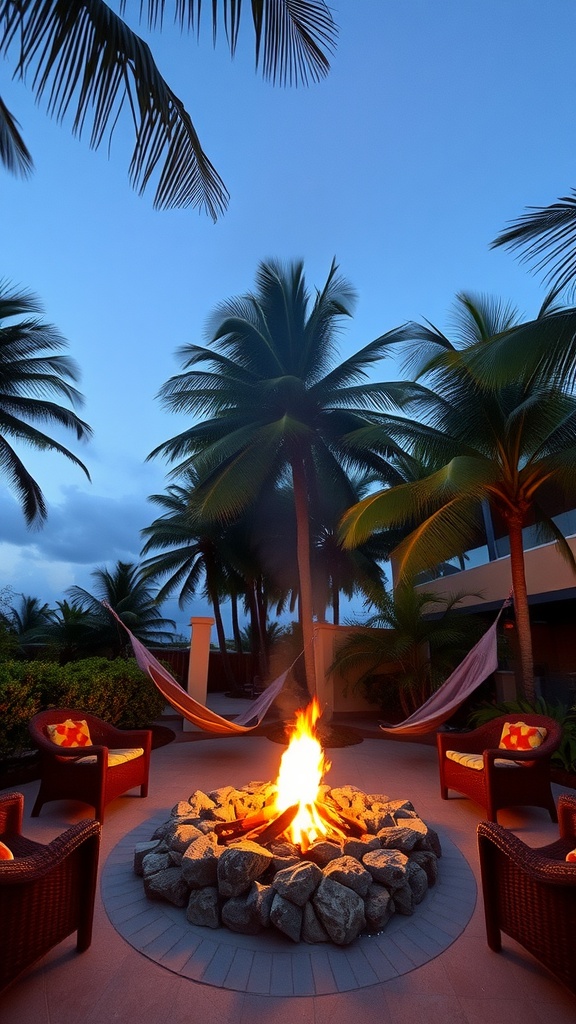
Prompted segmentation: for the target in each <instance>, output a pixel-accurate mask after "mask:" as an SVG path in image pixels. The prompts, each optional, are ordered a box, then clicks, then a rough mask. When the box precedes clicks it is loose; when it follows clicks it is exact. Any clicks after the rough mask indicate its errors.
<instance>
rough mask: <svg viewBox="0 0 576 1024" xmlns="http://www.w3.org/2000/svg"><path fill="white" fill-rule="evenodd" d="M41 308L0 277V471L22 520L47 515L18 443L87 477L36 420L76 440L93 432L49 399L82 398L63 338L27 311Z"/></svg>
mask: <svg viewBox="0 0 576 1024" xmlns="http://www.w3.org/2000/svg"><path fill="white" fill-rule="evenodd" d="M40 312H41V306H40V304H39V302H38V300H37V299H36V297H35V296H34V295H32V294H30V293H28V292H21V291H16V290H14V289H13V288H12V287H11V286H9V285H8V283H7V282H2V281H0V471H1V472H2V473H3V474H4V475H5V476H6V477H7V478H8V482H9V485H10V486H11V487H12V488H13V490H14V491H15V492H16V494H17V496H18V498H19V499H20V503H21V506H22V511H23V513H24V517H25V519H26V522H27V523H28V525H32V524H34V525H36V526H38V525H41V524H42V522H43V521H44V520H45V518H46V515H47V509H46V502H45V500H44V496H43V494H42V491H41V489H40V486H39V485H38V483H37V482H36V480H35V479H34V478H33V476H32V475H31V473H30V472H29V471H28V470H27V469H26V466H25V465H24V462H23V461H22V458H21V456H20V455H19V454H18V450H17V446H19V445H20V446H21V445H23V446H26V447H27V448H33V449H36V450H37V451H53V452H59V453H60V454H61V455H64V456H65V457H66V458H67V459H69V460H70V461H71V462H73V463H74V464H75V465H76V466H79V467H80V469H82V470H83V471H84V473H85V474H86V476H87V477H88V479H90V475H89V473H88V470H87V469H86V466H85V465H84V464H83V463H82V462H81V461H80V459H79V458H78V457H77V456H76V455H74V454H73V453H72V452H71V451H70V450H69V449H68V448H65V447H64V445H63V444H61V443H60V442H59V441H57V440H55V439H54V438H52V437H50V436H49V435H48V434H47V433H45V432H44V430H41V429H39V427H38V426H37V424H42V425H44V424H49V425H52V426H56V427H64V429H65V430H68V431H71V432H72V433H74V434H75V435H76V437H77V439H78V440H87V439H88V438H89V437H90V436H91V433H92V431H91V429H90V427H89V426H88V424H87V423H84V422H83V420H81V419H79V417H78V416H77V415H76V413H75V412H74V411H73V409H69V408H67V407H66V406H64V405H59V404H58V403H57V402H56V401H54V398H64V399H65V400H66V401H67V402H69V403H70V405H72V406H79V405H80V404H81V403H82V396H81V394H80V392H79V391H77V390H76V388H75V387H74V386H73V384H72V383H71V382H72V381H76V380H77V379H78V376H79V374H78V369H77V367H76V364H75V362H74V361H73V360H72V359H70V358H69V357H68V356H66V355H63V354H62V352H61V351H60V350H61V349H63V348H65V347H66V341H65V340H64V338H63V337H62V335H61V334H60V333H59V331H58V330H57V329H56V328H55V327H53V326H52V325H51V324H47V323H43V322H42V320H40V319H39V318H38V316H36V315H32V314H37V313H40ZM6 321H8V322H6Z"/></svg>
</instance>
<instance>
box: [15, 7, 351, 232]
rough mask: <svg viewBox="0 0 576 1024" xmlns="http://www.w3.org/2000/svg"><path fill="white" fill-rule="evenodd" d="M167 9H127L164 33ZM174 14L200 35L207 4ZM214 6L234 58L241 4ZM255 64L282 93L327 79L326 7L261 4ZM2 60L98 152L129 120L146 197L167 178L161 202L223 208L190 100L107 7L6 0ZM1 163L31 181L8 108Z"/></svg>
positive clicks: (331, 30) (330, 27)
mask: <svg viewBox="0 0 576 1024" xmlns="http://www.w3.org/2000/svg"><path fill="white" fill-rule="evenodd" d="M167 6H168V5H167V4H166V3H165V0H148V2H147V3H145V2H144V3H141V4H138V5H136V4H130V5H129V4H127V3H126V0H121V2H120V4H119V8H120V15H123V14H124V12H125V11H126V9H127V8H128V9H129V10H130V13H131V14H132V13H134V12H133V11H132V8H133V7H134V8H137V9H138V13H139V18H140V20H141V21H145V22H146V23H147V27H148V29H150V30H153V29H159V28H160V29H161V28H162V22H163V15H164V9H165V7H167ZM172 6H173V7H174V17H175V20H176V22H177V24H178V25H179V27H180V30H181V31H187V30H189V31H193V32H196V33H198V32H199V31H200V28H201V20H202V19H201V13H202V5H201V3H200V2H198V0H178V2H175V3H174V4H173V5H172ZM211 6H212V17H211V19H209V20H211V26H212V35H213V40H214V42H215V41H216V35H217V32H221V31H222V27H223V31H224V35H225V38H226V41H227V43H228V46H229V47H230V52H231V55H232V56H234V53H235V51H236V47H237V44H238V40H239V35H240V26H241V23H242V22H243V21H244V18H243V17H242V4H241V0H221V3H219V4H217V3H216V0H214V2H213V4H212V5H211ZM250 9H251V14H252V24H253V30H254V37H255V48H256V65H257V67H261V68H262V72H263V75H264V78H266V79H269V80H271V81H272V82H274V83H276V82H278V83H280V84H286V83H288V84H292V83H304V84H306V83H307V82H308V81H317V80H319V79H321V78H322V77H323V76H324V75H326V74H327V72H328V70H329V63H328V59H327V56H326V54H327V53H330V51H331V50H332V49H333V46H334V42H335V38H336V28H335V25H334V21H333V19H332V15H331V12H330V10H329V8H328V7H327V6H326V4H325V3H324V0H298V2H297V3H295V2H294V0H252V2H251V5H250ZM0 56H3V57H5V58H6V59H8V60H10V59H12V60H13V68H14V75H15V76H18V77H19V78H21V79H22V80H23V81H25V82H26V84H28V85H30V87H31V88H32V90H33V92H34V94H35V96H36V98H37V100H38V101H40V100H44V99H45V98H46V100H47V112H48V114H50V115H51V116H54V117H56V118H57V119H58V120H59V121H62V120H64V119H65V118H66V116H67V115H68V113H69V112H72V115H73V122H72V129H73V131H74V133H75V134H77V135H82V133H83V132H84V131H85V130H86V129H87V128H88V129H89V130H90V145H91V147H92V148H93V149H97V148H98V147H99V146H100V145H101V144H102V143H103V142H107V144H108V145H110V143H111V140H112V135H113V133H114V129H115V128H116V127H117V125H118V124H119V123H122V122H121V119H122V117H123V115H124V112H125V111H127V112H128V117H129V118H131V120H132V126H133V130H134V139H135V141H134V149H133V152H132V158H131V161H130V170H129V175H130V182H131V184H132V185H133V187H134V188H135V189H137V190H138V192H139V193H140V194H141V193H142V192H143V191H144V189H145V188H146V187H147V185H148V184H149V182H150V179H151V178H153V176H154V174H155V172H156V171H157V169H159V171H160V174H159V181H158V185H157V189H156V195H155V200H154V205H155V207H157V208H160V209H162V208H167V207H187V206H198V207H203V208H205V209H206V211H207V212H208V213H209V214H210V215H211V216H212V217H213V218H214V219H216V217H217V216H218V214H219V213H221V212H222V210H224V209H225V207H226V204H227V201H228V193H227V190H226V188H225V186H224V184H223V182H222V181H221V179H220V177H219V175H218V174H217V173H216V171H215V169H214V167H213V166H212V164H211V163H210V161H209V159H208V157H207V156H206V154H205V153H204V151H203V149H202V147H201V145H200V140H199V138H198V136H197V134H196V131H195V129H194V125H193V124H192V121H191V118H190V115H189V114H188V112H187V110H186V109H185V107H184V104H183V103H182V101H181V100H180V99H179V98H178V96H176V95H175V93H174V92H173V91H172V89H171V88H170V87H169V85H168V84H167V83H166V82H165V80H164V79H163V78H162V76H161V74H160V72H159V70H158V68H157V66H156V64H155V62H154V59H153V56H152V53H151V52H150V49H149V47H148V46H147V45H146V43H145V42H144V41H143V40H142V39H141V38H140V37H139V36H138V35H136V33H135V32H134V31H132V29H131V28H129V26H128V24H127V22H126V21H123V20H122V17H121V16H119V15H118V14H116V13H115V12H114V11H112V10H111V8H110V6H109V5H108V4H106V3H104V2H103V0H91V2H90V3H87V2H86V0H58V2H55V3H44V2H41V0H24V2H16V0H0ZM0 160H2V162H3V163H4V164H5V166H6V167H7V168H8V169H9V170H12V171H14V172H16V173H21V174H28V173H29V172H30V170H31V168H32V158H31V156H30V153H29V152H28V150H27V148H26V145H25V143H24V140H23V138H22V136H21V134H20V131H19V125H18V122H17V121H16V119H15V118H14V116H13V115H12V114H11V112H10V111H9V110H8V109H7V107H6V105H5V104H4V103H2V101H1V100H0Z"/></svg>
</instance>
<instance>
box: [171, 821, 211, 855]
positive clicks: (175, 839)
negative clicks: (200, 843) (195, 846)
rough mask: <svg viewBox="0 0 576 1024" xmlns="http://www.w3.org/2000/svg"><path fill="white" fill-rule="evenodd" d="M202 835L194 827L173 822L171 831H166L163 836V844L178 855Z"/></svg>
mask: <svg viewBox="0 0 576 1024" xmlns="http://www.w3.org/2000/svg"><path fill="white" fill-rule="evenodd" d="M201 835H202V833H201V832H200V830H199V829H197V828H196V826H195V825H189V824H184V823H181V822H180V821H175V822H174V825H173V826H172V828H171V829H169V830H168V832H167V833H166V836H165V840H164V841H165V842H166V843H167V844H168V847H169V849H170V850H178V851H179V852H180V853H184V851H185V850H186V849H187V848H188V847H189V846H190V843H192V842H194V840H195V839H198V836H201Z"/></svg>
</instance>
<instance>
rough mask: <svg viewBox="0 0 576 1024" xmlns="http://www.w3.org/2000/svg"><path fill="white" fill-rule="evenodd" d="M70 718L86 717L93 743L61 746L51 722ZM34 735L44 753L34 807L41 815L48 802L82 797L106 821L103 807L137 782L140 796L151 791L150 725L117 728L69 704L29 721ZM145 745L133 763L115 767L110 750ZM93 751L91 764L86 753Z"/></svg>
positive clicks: (53, 723)
mask: <svg viewBox="0 0 576 1024" xmlns="http://www.w3.org/2000/svg"><path fill="white" fill-rule="evenodd" d="M67 718H71V719H72V720H74V721H75V720H78V719H84V720H85V721H86V722H87V723H88V727H89V730H90V738H91V740H92V744H93V745H92V746H88V747H60V746H58V744H56V743H53V742H52V740H51V739H49V737H48V732H47V726H48V725H57V724H58V723H59V722H63V721H65V720H66V719H67ZM29 730H30V735H31V737H32V739H33V740H34V743H35V744H36V746H37V747H38V749H39V751H40V773H41V774H40V789H39V791H38V796H37V797H36V803H35V804H34V807H33V808H32V817H37V816H38V814H39V813H40V808H41V807H42V805H43V804H44V803H46V801H47V800H81V801H83V802H84V803H87V804H91V806H92V807H94V808H95V810H96V817H97V819H98V820H99V821H101V822H102V821H104V808H105V807H106V804H109V803H110V801H111V800H115V799H116V797H117V796H120V795H121V794H122V793H126V792H127V791H128V790H129V789H134V787H135V786H139V787H140V796H143V797H144V796H147V795H148V775H149V771H150V750H151V747H152V732H151V731H150V730H149V729H132V730H126V729H116V728H115V727H114V726H113V725H109V724H108V723H107V722H103V721H102V719H100V718H97V717H96V716H95V715H90V714H86V713H85V712H83V711H76V710H71V709H70V708H53V709H52V710H50V711H40V712H39V714H37V715H34V717H33V718H32V719H31V721H30V724H29ZM129 747H141V748H142V751H143V752H142V754H141V755H140V756H139V757H135V758H133V759H132V760H130V761H124V762H122V763H120V764H115V765H113V766H111V765H110V764H109V763H108V757H109V752H110V751H113V750H118V749H123V748H129ZM91 755H95V761H94V763H93V764H86V763H85V762H83V761H82V760H81V758H83V757H89V756H91Z"/></svg>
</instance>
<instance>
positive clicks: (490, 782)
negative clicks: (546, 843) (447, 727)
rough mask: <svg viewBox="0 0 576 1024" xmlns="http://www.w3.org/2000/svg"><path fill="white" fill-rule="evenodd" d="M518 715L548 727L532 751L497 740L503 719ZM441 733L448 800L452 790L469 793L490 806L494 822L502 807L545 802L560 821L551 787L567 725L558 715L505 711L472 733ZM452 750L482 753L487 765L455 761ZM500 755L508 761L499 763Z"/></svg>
mask: <svg viewBox="0 0 576 1024" xmlns="http://www.w3.org/2000/svg"><path fill="white" fill-rule="evenodd" d="M519 720H522V721H523V722H525V723H526V725H531V726H532V725H535V726H542V727H543V728H545V729H546V739H545V740H544V742H543V743H542V744H541V745H540V746H539V747H536V748H534V749H533V750H529V751H518V750H502V749H501V748H499V746H498V743H499V742H500V736H501V735H502V727H503V725H504V723H505V722H517V721H519ZM436 738H437V745H438V767H439V770H440V793H441V796H442V799H443V800H447V799H448V790H449V789H453V790H456V792H458V793H465V794H466V796H468V797H470V799H471V800H474V801H475V803H477V804H480V806H481V807H484V808H485V810H486V813H487V817H488V818H489V819H490V821H496V814H497V811H498V810H499V809H500V808H502V807H515V806H530V807H544V808H546V810H547V811H549V812H550V817H551V818H552V821H557V820H558V817H557V814H556V805H555V803H554V797H553V795H552V789H551V786H550V758H551V756H552V754H553V753H554V751H555V750H557V749H558V747H559V745H560V740H561V738H562V726H561V725H560V724H559V723H558V722H556V721H555V720H554V719H553V718H547V717H546V716H545V715H528V714H515V715H502V716H501V717H499V718H493V719H492V721H490V722H487V723H486V724H485V725H482V726H480V727H479V728H478V729H474V730H472V731H471V732H464V733H456V732H439V733H437V734H436ZM447 750H456V751H459V752H460V753H462V754H480V755H482V757H483V762H484V764H483V768H482V769H481V770H480V771H478V770H477V769H474V768H469V767H467V766H466V765H463V764H460V763H459V762H458V761H454V760H451V759H450V758H449V757H447V756H446V751H447ZM497 760H502V761H507V762H508V764H507V765H505V766H502V765H498V764H496V763H495V762H496V761H497Z"/></svg>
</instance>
